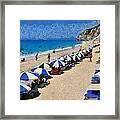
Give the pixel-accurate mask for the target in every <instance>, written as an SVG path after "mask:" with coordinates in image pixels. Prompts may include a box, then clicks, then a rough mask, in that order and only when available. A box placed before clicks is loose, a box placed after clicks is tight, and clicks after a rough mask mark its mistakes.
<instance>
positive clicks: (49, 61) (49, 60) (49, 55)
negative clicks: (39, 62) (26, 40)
mask: <svg viewBox="0 0 120 120" xmlns="http://www.w3.org/2000/svg"><path fill="white" fill-rule="evenodd" d="M48 62H50V53H48Z"/></svg>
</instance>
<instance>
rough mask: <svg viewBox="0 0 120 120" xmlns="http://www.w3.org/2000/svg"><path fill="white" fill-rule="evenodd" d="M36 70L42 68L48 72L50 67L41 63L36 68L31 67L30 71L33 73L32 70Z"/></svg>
mask: <svg viewBox="0 0 120 120" xmlns="http://www.w3.org/2000/svg"><path fill="white" fill-rule="evenodd" d="M37 68H44V69H46V70H48V71H49V70H50V66H49V65H48V64H47V63H42V64H40V65H37V66H35V67H33V68H32V69H31V71H32V72H34V70H35V69H37Z"/></svg>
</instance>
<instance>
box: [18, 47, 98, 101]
mask: <svg viewBox="0 0 120 120" xmlns="http://www.w3.org/2000/svg"><path fill="white" fill-rule="evenodd" d="M98 48H99V46H98V47H95V48H94V49H93V58H92V62H90V60H89V58H85V59H84V60H83V61H82V62H80V63H78V64H76V65H75V67H72V68H71V69H70V70H67V71H64V73H63V74H61V75H52V77H53V78H51V79H49V81H50V84H49V85H48V86H46V87H44V88H42V89H41V88H39V92H40V93H41V94H40V95H39V96H38V97H36V98H34V99H35V100H83V99H84V94H85V92H86V90H87V89H88V88H89V87H90V86H91V77H92V75H93V73H94V71H95V69H96V68H98V66H99V64H97V65H96V61H97V60H98V58H99V57H100V53H95V52H96V51H97V50H98ZM78 50H79V46H76V47H75V48H69V49H64V50H59V51H56V52H55V53H51V58H52V59H54V58H58V57H60V56H63V55H66V54H71V53H72V52H77V51H78ZM40 63H47V54H42V55H39V56H38V60H37V61H36V60H35V57H34V56H31V57H28V58H27V59H26V62H22V63H20V71H29V70H30V69H31V68H32V67H34V66H36V65H39V64H40ZM93 88H94V89H100V85H92V89H93Z"/></svg>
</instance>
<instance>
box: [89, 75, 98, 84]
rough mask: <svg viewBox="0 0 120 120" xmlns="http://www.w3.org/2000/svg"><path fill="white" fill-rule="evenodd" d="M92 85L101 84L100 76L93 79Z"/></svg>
mask: <svg viewBox="0 0 120 120" xmlns="http://www.w3.org/2000/svg"><path fill="white" fill-rule="evenodd" d="M91 83H98V84H99V83H100V77H99V76H94V77H92V80H91Z"/></svg>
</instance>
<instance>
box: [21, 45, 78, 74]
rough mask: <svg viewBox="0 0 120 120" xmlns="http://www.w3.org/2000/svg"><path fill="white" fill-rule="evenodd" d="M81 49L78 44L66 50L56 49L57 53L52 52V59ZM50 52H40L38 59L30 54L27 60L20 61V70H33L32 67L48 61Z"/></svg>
mask: <svg viewBox="0 0 120 120" xmlns="http://www.w3.org/2000/svg"><path fill="white" fill-rule="evenodd" d="M78 50H79V46H76V47H75V48H68V49H64V50H62V49H61V50H59V51H58V50H56V52H55V53H53V52H51V53H50V55H51V59H54V58H58V57H60V56H64V55H67V54H71V53H72V52H76V51H78ZM47 56H48V54H39V55H38V60H37V61H36V60H35V56H29V57H27V58H26V61H25V62H21V63H20V71H21V72H22V71H29V70H31V68H33V67H34V66H37V65H39V64H41V63H47V62H48V59H47Z"/></svg>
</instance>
